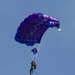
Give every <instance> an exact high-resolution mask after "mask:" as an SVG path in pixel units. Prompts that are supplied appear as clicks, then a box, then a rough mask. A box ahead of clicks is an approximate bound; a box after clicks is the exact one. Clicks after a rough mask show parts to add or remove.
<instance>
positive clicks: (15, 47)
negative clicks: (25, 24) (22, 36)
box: [0, 0, 75, 75]
mask: <svg viewBox="0 0 75 75" xmlns="http://www.w3.org/2000/svg"><path fill="white" fill-rule="evenodd" d="M74 7H75V0H56V1H55V0H6V1H5V0H0V75H29V69H30V62H31V58H32V56H33V54H32V53H31V49H32V47H28V46H26V45H24V44H20V43H18V42H16V41H15V40H14V36H15V33H16V30H17V27H18V26H19V25H20V23H21V21H23V20H24V18H25V17H27V16H28V15H29V14H32V13H34V12H41V13H44V14H47V15H51V16H54V17H56V18H58V19H59V21H60V24H61V28H62V32H61V33H60V32H58V31H57V29H55V28H53V29H51V28H50V29H48V30H47V31H46V33H45V34H44V36H43V38H42V40H41V46H40V52H39V54H38V56H37V59H36V63H37V70H36V72H37V73H38V75H75V33H74V32H75V9H74ZM34 75H36V74H35V73H34Z"/></svg>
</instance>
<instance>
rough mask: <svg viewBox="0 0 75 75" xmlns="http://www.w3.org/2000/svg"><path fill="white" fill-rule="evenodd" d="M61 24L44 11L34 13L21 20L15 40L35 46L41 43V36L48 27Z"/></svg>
mask: <svg viewBox="0 0 75 75" xmlns="http://www.w3.org/2000/svg"><path fill="white" fill-rule="evenodd" d="M59 26H60V23H59V21H58V20H57V19H56V18H54V17H51V16H48V15H44V14H42V13H33V14H32V15H29V16H28V17H27V18H25V19H24V21H22V22H21V24H20V26H19V27H18V29H17V33H16V35H15V40H16V41H17V42H19V43H23V44H26V45H28V46H33V45H34V44H36V43H40V41H41V38H42V36H43V34H44V33H45V31H46V30H47V29H48V28H50V27H51V28H53V27H57V29H58V30H60V29H59Z"/></svg>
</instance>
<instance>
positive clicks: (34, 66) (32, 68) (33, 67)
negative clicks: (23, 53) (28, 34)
mask: <svg viewBox="0 0 75 75" xmlns="http://www.w3.org/2000/svg"><path fill="white" fill-rule="evenodd" d="M35 69H36V63H35V61H34V60H32V62H31V69H30V75H32V73H33V71H34V70H35Z"/></svg>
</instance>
